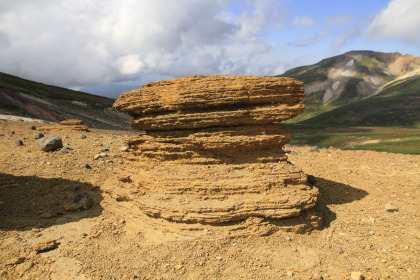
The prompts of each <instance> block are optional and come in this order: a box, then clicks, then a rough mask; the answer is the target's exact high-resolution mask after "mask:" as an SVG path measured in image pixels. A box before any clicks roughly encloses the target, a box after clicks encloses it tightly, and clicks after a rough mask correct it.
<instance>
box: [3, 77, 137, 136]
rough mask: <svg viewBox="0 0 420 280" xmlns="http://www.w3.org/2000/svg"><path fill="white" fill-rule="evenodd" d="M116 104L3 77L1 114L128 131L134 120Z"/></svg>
mask: <svg viewBox="0 0 420 280" xmlns="http://www.w3.org/2000/svg"><path fill="white" fill-rule="evenodd" d="M113 102H114V100H113V99H110V98H106V97H102V96H96V95H91V94H88V93H84V92H79V91H74V90H69V89H65V88H60V87H55V86H50V85H45V84H41V83H37V82H33V81H29V80H25V79H21V78H18V77H15V76H12V75H8V74H5V73H0V114H7V115H18V116H23V117H32V118H37V119H43V120H47V121H52V122H59V121H62V120H64V119H81V120H83V121H84V122H85V123H86V124H88V125H89V126H91V127H97V128H108V129H128V126H127V125H126V124H125V123H124V122H125V121H127V120H129V119H130V118H129V117H128V116H127V115H125V114H121V113H118V112H116V111H115V110H114V109H113V108H112V104H113Z"/></svg>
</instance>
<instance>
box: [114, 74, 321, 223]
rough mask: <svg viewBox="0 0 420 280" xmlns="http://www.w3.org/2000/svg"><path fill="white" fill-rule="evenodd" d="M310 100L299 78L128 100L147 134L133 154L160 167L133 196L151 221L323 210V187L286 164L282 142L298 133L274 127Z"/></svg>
mask: <svg viewBox="0 0 420 280" xmlns="http://www.w3.org/2000/svg"><path fill="white" fill-rule="evenodd" d="M303 97H304V92H303V83H301V82H299V81H297V80H294V79H290V78H270V77H256V76H239V77H233V76H219V75H218V76H193V77H188V78H179V79H175V80H171V81H161V82H152V83H148V84H145V85H144V86H143V88H142V89H138V90H134V91H131V92H127V93H124V94H122V95H121V96H120V98H119V99H118V100H117V101H116V102H115V104H114V107H115V108H116V109H117V110H118V111H121V112H125V113H128V114H130V115H131V116H133V120H132V121H131V122H129V124H130V125H131V127H132V128H133V129H137V130H141V131H146V132H145V134H144V135H141V136H139V137H136V138H134V139H131V140H129V141H128V144H129V146H130V148H131V149H132V150H133V152H134V153H135V154H136V155H137V156H138V157H139V158H144V157H147V158H154V159H156V160H158V162H159V163H158V164H154V165H153V164H150V165H149V166H150V167H149V168H146V169H142V170H141V171H139V173H141V176H140V175H139V176H138V177H137V179H136V174H130V175H131V176H132V177H133V178H135V179H134V181H133V183H132V184H137V191H136V192H132V193H131V198H130V199H132V200H134V201H135V203H136V204H137V205H138V206H139V207H140V209H141V210H142V211H143V213H145V214H146V215H148V216H150V217H155V218H163V219H165V220H167V221H175V222H184V223H203V224H221V223H226V222H234V221H242V220H245V219H248V218H250V217H261V218H263V219H284V218H289V217H297V216H300V215H301V214H302V213H303V212H304V211H305V210H308V209H311V208H313V207H314V206H315V203H316V200H317V196H318V190H317V189H316V188H312V187H310V186H309V185H308V184H307V180H306V176H305V175H304V174H303V173H302V172H301V171H300V170H297V169H296V168H295V167H294V166H293V165H291V164H290V163H288V162H287V157H286V155H285V153H284V152H283V150H282V146H283V145H285V144H286V143H287V142H288V141H289V140H290V139H291V138H292V135H290V134H288V133H287V132H286V131H285V130H284V129H282V128H281V127H280V126H279V125H276V124H274V123H275V122H280V121H283V120H286V119H290V118H293V117H294V116H296V115H298V114H299V113H301V112H302V111H303V110H304V105H302V104H300V103H299V102H300V101H302V99H303ZM152 166H153V167H152ZM120 185H124V183H120ZM125 185H126V184H125ZM131 188H133V187H131ZM319 222H320V220H319V219H318V218H315V219H312V220H311V221H308V224H310V225H311V226H315V227H317V226H319V225H320V224H319ZM304 227H305V228H307V225H305V226H304Z"/></svg>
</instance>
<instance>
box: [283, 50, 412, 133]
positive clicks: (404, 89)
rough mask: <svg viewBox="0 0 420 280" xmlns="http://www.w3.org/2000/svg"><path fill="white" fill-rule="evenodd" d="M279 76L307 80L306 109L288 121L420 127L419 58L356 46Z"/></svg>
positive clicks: (305, 81)
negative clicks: (358, 48)
mask: <svg viewBox="0 0 420 280" xmlns="http://www.w3.org/2000/svg"><path fill="white" fill-rule="evenodd" d="M279 76H284V77H293V78H296V79H298V80H301V81H303V82H304V83H305V94H306V98H305V101H304V103H305V104H306V111H305V112H304V113H303V114H301V115H299V116H298V117H297V118H295V119H293V120H290V121H289V122H290V123H303V124H330V125H352V126H407V127H416V126H420V57H415V56H412V55H401V54H399V53H379V52H372V51H352V52H348V53H345V54H342V55H339V56H335V57H331V58H327V59H324V60H322V61H320V62H319V63H316V64H314V65H310V66H302V67H298V68H294V69H291V70H288V71H286V72H285V73H284V74H282V75H279Z"/></svg>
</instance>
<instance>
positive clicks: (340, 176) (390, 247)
mask: <svg viewBox="0 0 420 280" xmlns="http://www.w3.org/2000/svg"><path fill="white" fill-rule="evenodd" d="M32 125H33V126H36V129H35V130H32V129H31V128H30V126H32ZM12 130H13V131H14V132H15V133H14V134H10V133H9V132H10V131H12ZM36 132H43V133H44V134H45V135H46V136H47V135H58V136H60V137H61V138H62V139H63V144H64V147H67V148H68V149H67V153H63V152H62V151H55V152H48V153H47V152H42V151H40V150H39V149H38V148H37V146H36V140H35V139H34V134H35V133H36ZM136 134H137V133H134V132H133V133H130V132H119V131H106V130H95V129H91V130H90V131H89V132H84V131H77V130H72V129H71V127H65V126H63V127H60V126H54V127H53V128H48V127H47V125H46V124H40V123H27V122H19V121H18V122H13V121H10V122H3V121H2V122H0V240H1V243H0V278H1V279H136V278H138V279H349V278H350V276H351V273H352V272H361V273H362V274H363V275H364V277H365V278H366V279H419V275H420V266H419V263H420V261H419V253H418V250H419V238H420V231H419V228H420V227H419V225H420V223H419V215H418V213H419V211H420V206H419V205H420V203H419V202H420V201H419V197H420V196H419V194H420V193H419V192H420V188H419V187H420V185H419V182H420V180H419V179H420V175H419V174H420V156H416V155H400V154H389V153H378V152H372V151H342V150H337V149H333V148H330V149H327V150H321V151H320V152H311V151H310V147H307V146H302V147H300V146H288V147H287V148H288V149H289V150H291V151H292V152H291V153H289V155H288V158H289V160H290V161H291V162H292V163H293V164H294V165H295V166H296V167H297V168H299V169H302V170H303V171H304V172H305V173H306V174H310V175H313V176H315V179H316V184H315V185H316V187H317V188H319V191H320V193H321V195H320V198H319V201H318V205H317V206H316V211H317V212H319V213H321V214H322V215H323V218H324V226H323V227H322V228H321V229H319V230H314V231H312V232H310V233H305V234H296V233H293V232H287V231H282V230H278V231H274V232H272V233H270V232H268V233H267V235H264V236H259V235H258V234H251V233H252V231H253V230H256V231H257V230H258V227H256V225H258V223H260V222H261V221H255V220H254V221H251V222H250V223H249V224H246V223H244V224H242V225H241V226H242V229H244V230H246V232H248V233H250V234H244V235H243V236H242V237H232V236H230V235H229V234H227V233H228V232H227V231H226V232H225V231H224V230H223V227H224V225H220V226H218V227H219V231H218V232H220V234H219V235H217V236H214V235H210V234H209V238H206V234H205V232H204V233H203V232H201V233H200V234H199V235H198V236H197V237H195V236H194V235H193V234H191V232H193V231H194V228H193V225H190V227H189V228H188V229H185V228H182V227H179V225H178V224H177V223H170V222H167V221H166V222H164V221H161V220H159V219H151V218H146V217H145V215H144V214H143V213H142V212H141V211H140V210H139V207H138V206H137V205H136V204H135V203H133V202H132V201H130V200H128V199H126V197H125V196H124V194H123V193H119V192H115V191H114V189H113V186H112V184H110V182H113V181H115V179H116V178H117V179H118V181H120V182H124V181H127V182H129V181H130V180H131V179H130V178H128V177H121V174H125V170H130V172H131V170H133V168H134V167H136V168H139V170H138V172H139V174H141V172H143V171H144V170H141V169H140V168H144V169H147V166H148V165H149V164H150V165H153V164H156V163H153V162H152V161H151V162H150V163H149V162H147V161H144V162H141V164H139V162H138V160H133V159H134V157H135V156H134V155H133V154H132V153H131V152H127V151H122V150H121V149H120V148H121V147H122V146H124V145H125V143H126V141H127V139H129V138H130V137H132V136H133V135H136ZM81 135H85V136H86V138H83V137H81ZM17 140H22V142H23V146H17V145H16V141H17ZM100 154H103V155H100ZM98 155H100V156H98ZM95 156H96V158H97V159H95ZM145 160H146V159H145ZM86 164H87V165H88V167H90V168H87V166H86ZM149 173H150V170H149ZM157 187H158V186H157ZM80 194H86V195H87V196H88V197H90V198H91V199H92V201H93V206H92V207H91V208H89V209H87V210H85V209H82V208H81V209H79V210H77V209H74V208H72V205H73V204H74V203H73V199H74V197H75V195H80ZM72 203H73V204H72ZM69 205H70V206H69ZM75 210H76V211H75ZM226 226H228V225H226ZM210 229H211V228H210V226H209V232H210V231H211V230H210ZM183 231H186V232H188V234H185V235H183ZM321 277H322V278H321Z"/></svg>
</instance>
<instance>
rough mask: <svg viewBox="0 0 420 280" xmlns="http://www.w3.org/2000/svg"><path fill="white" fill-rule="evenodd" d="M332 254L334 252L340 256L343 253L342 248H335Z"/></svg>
mask: <svg viewBox="0 0 420 280" xmlns="http://www.w3.org/2000/svg"><path fill="white" fill-rule="evenodd" d="M334 252H336V253H337V254H342V253H344V251H343V248H341V247H337V248H335V249H334Z"/></svg>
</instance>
